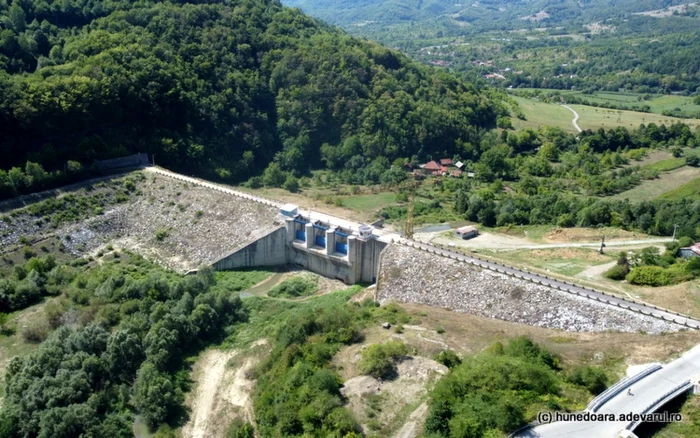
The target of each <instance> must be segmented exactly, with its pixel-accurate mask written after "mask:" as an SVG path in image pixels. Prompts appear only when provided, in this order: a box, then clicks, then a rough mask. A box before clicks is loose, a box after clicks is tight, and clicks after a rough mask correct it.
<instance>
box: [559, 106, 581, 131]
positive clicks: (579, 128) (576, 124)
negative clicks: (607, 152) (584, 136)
mask: <svg viewBox="0 0 700 438" xmlns="http://www.w3.org/2000/svg"><path fill="white" fill-rule="evenodd" d="M562 106H563V107H564V108H566V109H568V110H569V111H571V112H572V113H574V120H572V121H571V124H573V125H574V128H576V130H577V131H578V132H581V131H583V130H582V129H581V127H580V126H578V123H577V122H578V113H577V112H576V110H574V109H573V108H571V107H570V106H568V105H562Z"/></svg>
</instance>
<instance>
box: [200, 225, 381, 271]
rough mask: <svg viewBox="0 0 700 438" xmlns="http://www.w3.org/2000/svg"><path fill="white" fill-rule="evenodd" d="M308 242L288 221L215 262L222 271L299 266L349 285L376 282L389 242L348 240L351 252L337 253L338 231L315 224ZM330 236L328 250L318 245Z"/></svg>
mask: <svg viewBox="0 0 700 438" xmlns="http://www.w3.org/2000/svg"><path fill="white" fill-rule="evenodd" d="M304 229H306V230H307V232H306V234H305V239H306V240H298V239H297V234H296V228H295V223H294V221H293V220H288V221H287V223H286V224H285V226H284V227H280V228H278V229H276V230H274V231H272V232H270V233H268V234H266V235H264V236H261V237H259V238H257V239H255V240H254V241H252V242H250V243H248V244H247V245H245V246H243V247H242V248H239V249H237V250H236V251H234V252H233V253H231V254H229V255H228V256H226V257H224V258H222V259H220V260H218V261H216V262H215V263H213V265H212V266H213V267H214V269H216V270H218V271H222V270H232V269H240V268H252V267H261V266H284V265H288V264H289V265H296V266H299V267H302V268H304V269H306V270H308V271H311V272H315V273H317V274H319V275H323V276H324V277H328V278H332V279H338V280H342V281H343V282H345V283H346V284H355V283H360V282H365V283H373V282H374V281H376V278H377V275H378V272H379V259H380V254H381V252H382V250H383V249H384V248H385V247H386V246H387V243H386V242H382V241H379V240H377V239H375V238H374V237H368V238H362V237H358V236H349V237H348V238H347V253H337V252H336V248H335V241H334V238H333V236H334V231H333V230H328V231H323V230H322V231H317V230H316V231H315V230H314V229H313V227H312V226H311V225H307V226H305V227H304ZM321 233H323V235H325V236H326V240H325V247H319V246H318V245H317V244H316V237H317V236H318V235H320V234H321Z"/></svg>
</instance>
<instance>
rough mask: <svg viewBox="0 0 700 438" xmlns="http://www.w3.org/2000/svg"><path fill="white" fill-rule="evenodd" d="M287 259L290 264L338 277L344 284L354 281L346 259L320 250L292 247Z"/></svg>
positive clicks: (330, 276) (325, 275) (329, 276)
mask: <svg viewBox="0 0 700 438" xmlns="http://www.w3.org/2000/svg"><path fill="white" fill-rule="evenodd" d="M289 261H290V263H291V264H294V265H296V266H299V267H302V268H304V269H306V270H307V271H311V272H314V273H316V274H319V275H323V276H324V277H327V278H332V279H338V280H341V281H343V282H344V283H346V284H354V283H355V278H354V275H353V271H352V267H351V266H350V264H349V263H348V262H347V260H343V259H341V258H338V257H333V256H329V255H325V254H323V252H321V251H313V250H312V251H308V250H304V249H299V248H296V247H292V249H291V250H290V260H289Z"/></svg>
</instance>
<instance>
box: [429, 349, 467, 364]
mask: <svg viewBox="0 0 700 438" xmlns="http://www.w3.org/2000/svg"><path fill="white" fill-rule="evenodd" d="M435 361H436V362H438V363H441V364H443V365H445V366H446V367H447V368H454V367H456V366H457V365H459V364H461V363H462V358H460V357H459V356H457V353H455V352H454V351H453V350H442V351H441V352H439V353H438V354H437V355H436V356H435Z"/></svg>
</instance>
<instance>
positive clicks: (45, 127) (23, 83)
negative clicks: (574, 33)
mask: <svg viewBox="0 0 700 438" xmlns="http://www.w3.org/2000/svg"><path fill="white" fill-rule="evenodd" d="M0 66H1V67H2V68H1V69H0V132H2V136H0V154H2V160H1V163H2V164H0V168H9V167H11V166H15V165H18V166H22V165H24V162H25V161H26V160H28V159H29V160H32V161H35V162H39V163H40V164H43V165H44V167H46V168H47V169H49V170H50V169H57V168H59V169H60V168H63V166H64V165H65V163H66V162H67V160H75V161H80V162H82V163H83V164H85V163H89V162H90V161H91V160H94V159H100V158H110V157H114V156H119V155H123V154H126V153H131V152H139V151H140V152H149V153H152V154H155V155H156V161H157V162H159V163H160V164H164V165H168V166H171V167H173V168H176V169H179V170H186V171H188V172H197V173H200V174H203V175H205V176H210V177H211V176H218V177H220V178H224V179H230V180H240V179H242V178H247V177H249V176H251V175H254V174H259V173H261V172H262V170H263V169H264V168H266V167H267V166H268V165H269V164H270V162H271V161H273V160H275V161H276V162H278V163H279V165H280V166H281V168H282V169H283V170H290V171H295V172H304V171H306V170H308V169H309V167H310V166H320V165H322V161H321V154H320V150H321V146H322V145H324V144H326V143H327V144H328V146H326V149H328V148H333V147H336V148H337V149H338V151H339V152H338V154H336V158H340V159H347V160H349V159H351V158H352V157H354V156H356V157H358V158H357V159H358V160H360V161H363V162H364V163H365V165H368V166H369V165H370V164H372V163H373V162H375V161H376V160H377V159H379V161H380V164H382V165H384V166H385V167H388V164H387V163H388V162H389V161H388V160H394V159H395V158H398V157H411V156H413V155H423V156H425V155H427V154H430V153H434V154H436V155H437V154H449V155H450V156H451V154H453V153H454V152H455V150H456V148H457V147H458V146H459V145H461V144H464V143H468V142H476V141H477V139H478V138H479V136H480V132H481V131H482V130H483V128H488V127H490V126H492V125H493V124H494V122H495V118H496V115H497V114H496V113H497V112H501V111H502V110H499V109H497V105H494V103H492V102H490V101H489V99H488V98H487V97H486V96H485V95H484V94H482V93H480V92H479V91H478V90H476V89H475V88H474V87H473V86H471V85H469V84H466V83H464V82H461V81H460V80H457V79H455V78H454V77H452V76H449V75H447V74H443V73H440V72H436V71H434V70H431V69H429V68H427V67H423V66H421V65H419V64H418V63H416V62H413V61H411V60H409V59H408V58H406V57H405V56H403V55H401V54H399V53H397V52H393V51H390V50H387V49H385V48H383V47H381V46H379V45H377V44H374V43H369V42H365V41H360V40H358V39H355V38H352V37H350V36H348V35H346V34H344V33H343V32H342V31H339V30H337V29H334V28H331V27H328V26H326V25H324V24H322V23H319V22H317V21H315V20H313V19H311V18H309V17H307V16H305V15H303V14H302V13H301V12H300V11H298V10H293V9H289V8H285V7H283V6H282V5H281V4H280V3H279V2H278V1H275V0H231V1H199V2H196V4H190V3H187V4H184V3H180V2H156V1H139V2H129V1H119V0H115V1H106V2H96V1H93V0H65V1H52V0H38V1H32V0H13V1H12V3H11V4H8V3H7V2H6V0H0ZM348 144H349V145H350V147H345V148H342V147H340V146H342V145H348Z"/></svg>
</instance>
